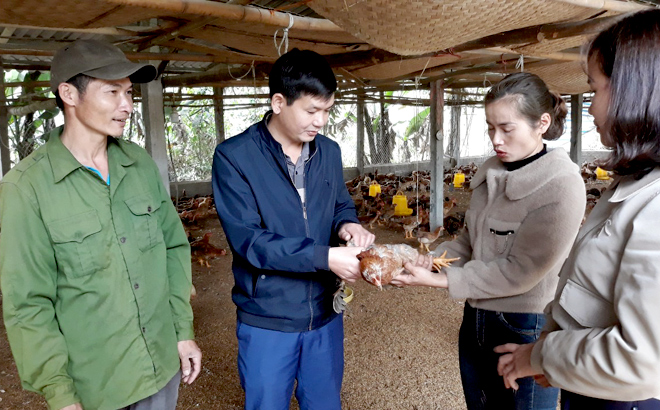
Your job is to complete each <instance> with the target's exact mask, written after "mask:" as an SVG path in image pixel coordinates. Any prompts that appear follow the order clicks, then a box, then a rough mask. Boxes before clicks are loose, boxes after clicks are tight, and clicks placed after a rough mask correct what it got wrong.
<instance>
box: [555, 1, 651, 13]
mask: <svg viewBox="0 0 660 410" xmlns="http://www.w3.org/2000/svg"><path fill="white" fill-rule="evenodd" d="M555 1H560V2H562V3H568V4H572V5H575V6H581V7H587V8H590V9H598V10H610V11H619V12H622V13H628V12H631V11H640V10H646V9H648V8H649V6H644V5H642V4H638V3H633V2H631V1H619V0H555Z"/></svg>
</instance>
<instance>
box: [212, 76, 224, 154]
mask: <svg viewBox="0 0 660 410" xmlns="http://www.w3.org/2000/svg"><path fill="white" fill-rule="evenodd" d="M223 92H224V88H222V87H213V114H214V118H215V143H216V144H220V143H221V142H222V141H224V140H225V100H224V99H223V98H222V94H223Z"/></svg>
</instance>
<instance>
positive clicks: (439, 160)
mask: <svg viewBox="0 0 660 410" xmlns="http://www.w3.org/2000/svg"><path fill="white" fill-rule="evenodd" d="M444 105H445V98H444V85H443V83H442V80H439V81H434V82H432V83H431V112H430V114H431V126H430V130H429V131H430V133H431V135H430V139H431V141H430V142H431V143H430V149H431V215H430V219H429V225H430V227H429V228H430V230H431V231H433V230H434V229H435V228H437V227H438V226H442V225H443V222H444V221H443V219H444V218H443V217H444V215H443V207H442V204H443V198H444V164H443V160H444V130H443V122H444V121H443V111H444Z"/></svg>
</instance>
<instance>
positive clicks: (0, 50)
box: [0, 44, 227, 63]
mask: <svg viewBox="0 0 660 410" xmlns="http://www.w3.org/2000/svg"><path fill="white" fill-rule="evenodd" d="M55 51H57V50H43V49H41V50H40V49H26V48H13V47H11V45H10V44H0V55H17V56H35V57H52V56H53V55H54V54H55ZM124 54H125V55H126V57H127V58H128V59H129V60H134V61H138V60H151V61H153V60H156V61H194V62H200V63H215V62H219V63H220V62H224V61H226V60H227V59H226V58H225V57H220V56H214V55H202V54H189V53H144V52H143V53H134V52H130V51H127V52H124Z"/></svg>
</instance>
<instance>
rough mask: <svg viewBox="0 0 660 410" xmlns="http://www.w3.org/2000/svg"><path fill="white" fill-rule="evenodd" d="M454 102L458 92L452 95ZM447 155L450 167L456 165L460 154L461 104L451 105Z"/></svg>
mask: <svg viewBox="0 0 660 410" xmlns="http://www.w3.org/2000/svg"><path fill="white" fill-rule="evenodd" d="M452 99H453V100H454V102H455V103H457V102H459V101H460V100H461V99H462V97H461V95H460V94H454V96H453V97H452ZM448 151H449V156H450V158H451V163H450V164H449V165H450V166H451V167H455V166H456V165H458V161H459V160H460V156H461V106H460V105H458V104H454V105H452V106H451V129H450V130H449V147H448Z"/></svg>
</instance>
